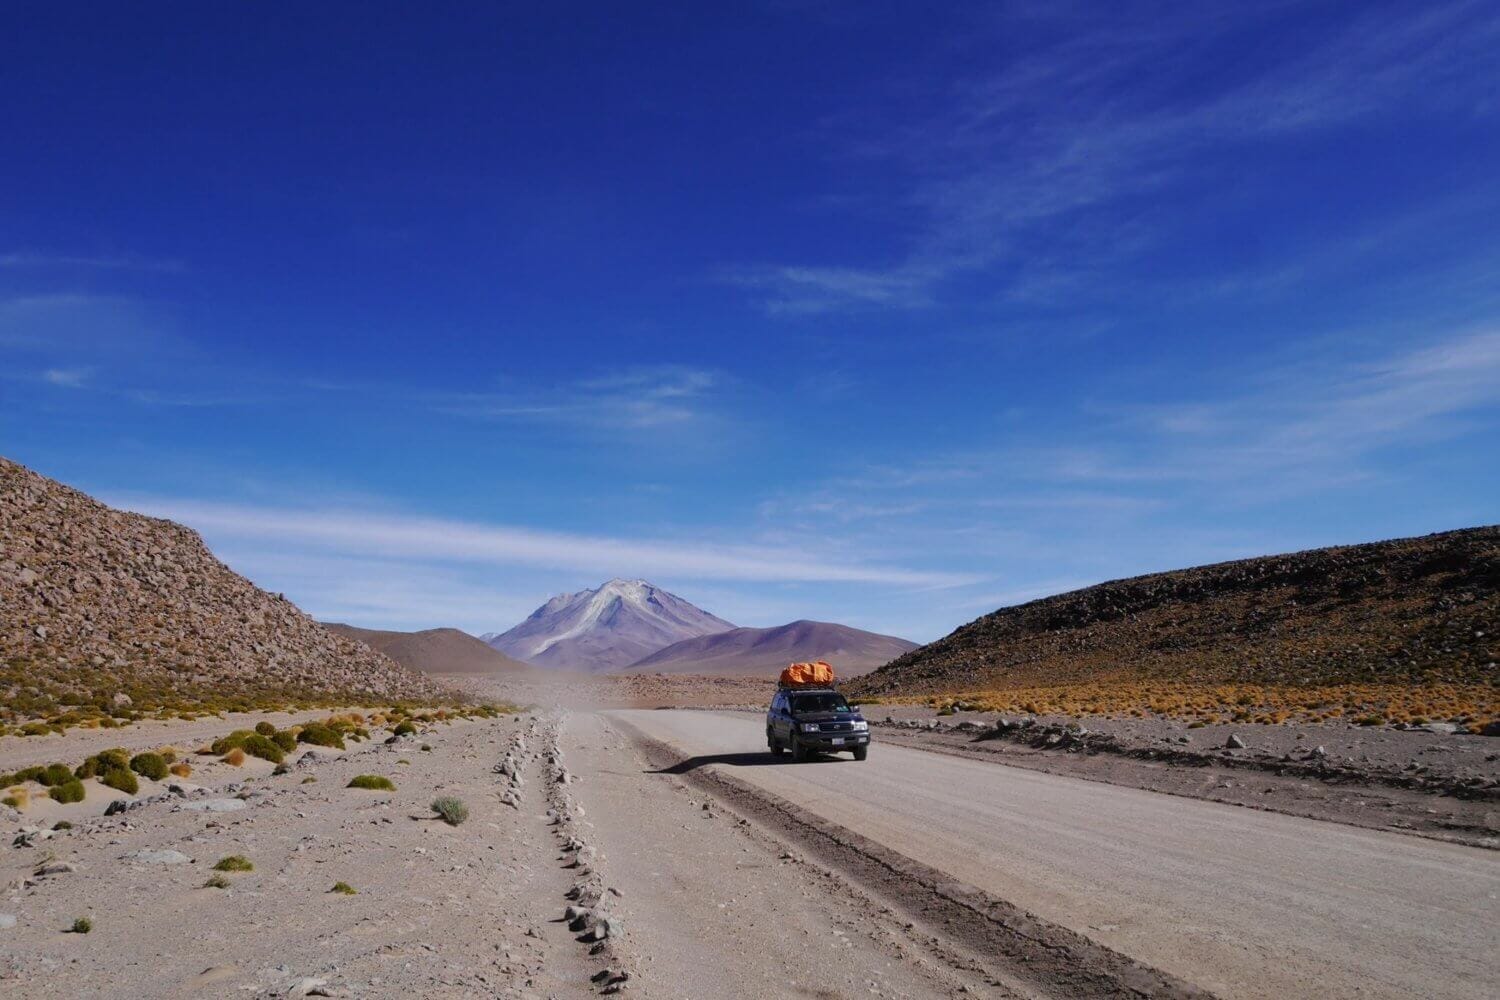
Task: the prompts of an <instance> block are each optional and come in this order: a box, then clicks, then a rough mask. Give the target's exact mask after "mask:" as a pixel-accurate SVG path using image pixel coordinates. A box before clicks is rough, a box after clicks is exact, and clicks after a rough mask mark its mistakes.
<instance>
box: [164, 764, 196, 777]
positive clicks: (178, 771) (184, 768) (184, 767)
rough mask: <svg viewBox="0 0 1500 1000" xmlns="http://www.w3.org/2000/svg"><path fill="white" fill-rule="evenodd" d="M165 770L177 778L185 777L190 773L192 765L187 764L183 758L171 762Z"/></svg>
mask: <svg viewBox="0 0 1500 1000" xmlns="http://www.w3.org/2000/svg"><path fill="white" fill-rule="evenodd" d="M167 770H168V771H170V772H171V773H172V774H174V775H176V776H177V777H179V778H186V777H189V776H191V775H192V773H193V765H191V764H189V763H188V762H187V761H185V760H180V761H178V762H177V763H175V764H173V765H172V766H171V767H169V768H167Z"/></svg>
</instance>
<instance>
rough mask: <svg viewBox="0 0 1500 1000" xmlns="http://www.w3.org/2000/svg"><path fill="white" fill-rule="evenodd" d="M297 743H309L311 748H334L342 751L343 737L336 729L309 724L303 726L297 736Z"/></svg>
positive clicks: (315, 723)
mask: <svg viewBox="0 0 1500 1000" xmlns="http://www.w3.org/2000/svg"><path fill="white" fill-rule="evenodd" d="M297 742H298V743H311V744H312V745H313V746H319V747H334V748H335V749H338V750H342V749H344V736H343V734H342V733H340V732H339V731H338V730H337V729H334V728H332V727H331V726H326V725H323V724H321V723H317V722H314V723H310V724H309V725H306V726H303V727H302V731H301V732H300V733H298V734H297Z"/></svg>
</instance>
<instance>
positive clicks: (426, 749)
mask: <svg viewBox="0 0 1500 1000" xmlns="http://www.w3.org/2000/svg"><path fill="white" fill-rule="evenodd" d="M417 749H418V750H420V751H422V752H423V753H432V744H431V743H423V744H422V745H421V746H419V747H417Z"/></svg>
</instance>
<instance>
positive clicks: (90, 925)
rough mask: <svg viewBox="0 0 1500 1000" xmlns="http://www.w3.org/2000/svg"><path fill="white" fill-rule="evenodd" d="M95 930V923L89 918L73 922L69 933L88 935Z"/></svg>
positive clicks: (80, 918) (81, 918)
mask: <svg viewBox="0 0 1500 1000" xmlns="http://www.w3.org/2000/svg"><path fill="white" fill-rule="evenodd" d="M93 929H94V922H93V921H92V920H90V919H89V918H88V917H79V918H78V919H77V920H75V921H73V926H71V927H69V928H68V932H69V933H71V934H87V933H88V932H89V931H91V930H93Z"/></svg>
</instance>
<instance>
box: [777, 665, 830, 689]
mask: <svg viewBox="0 0 1500 1000" xmlns="http://www.w3.org/2000/svg"><path fill="white" fill-rule="evenodd" d="M781 683H782V684H783V685H784V686H786V687H827V686H828V685H830V684H832V683H833V668H832V667H831V666H829V665H828V664H826V663H824V662H823V661H822V660H818V661H817V662H816V663H793V664H792V665H791V666H789V667H787V668H786V669H785V670H783V671H782V672H781Z"/></svg>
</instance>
